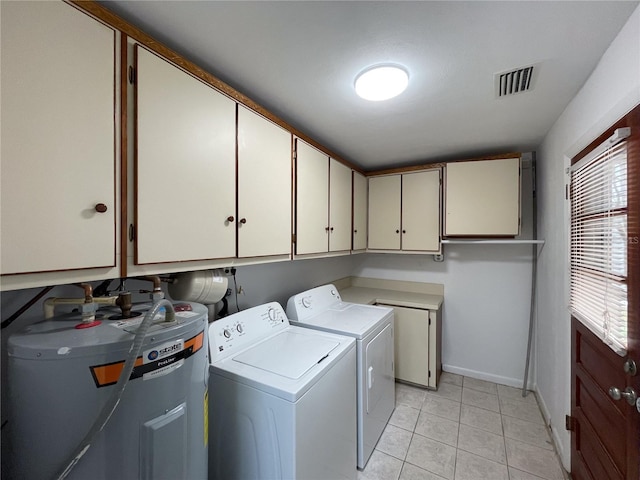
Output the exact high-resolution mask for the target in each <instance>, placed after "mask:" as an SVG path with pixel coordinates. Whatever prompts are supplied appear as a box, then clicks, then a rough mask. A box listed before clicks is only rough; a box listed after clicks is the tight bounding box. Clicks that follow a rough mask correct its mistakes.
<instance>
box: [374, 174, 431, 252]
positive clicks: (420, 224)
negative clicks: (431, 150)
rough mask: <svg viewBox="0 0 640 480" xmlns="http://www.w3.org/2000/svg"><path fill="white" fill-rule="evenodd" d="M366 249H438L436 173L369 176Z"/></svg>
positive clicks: (429, 250)
mask: <svg viewBox="0 0 640 480" xmlns="http://www.w3.org/2000/svg"><path fill="white" fill-rule="evenodd" d="M368 248H369V249H370V250H402V251H421V252H423V251H425V252H437V251H439V250H440V170H439V169H433V170H425V171H422V172H415V173H405V174H396V175H384V176H379V177H369V239H368Z"/></svg>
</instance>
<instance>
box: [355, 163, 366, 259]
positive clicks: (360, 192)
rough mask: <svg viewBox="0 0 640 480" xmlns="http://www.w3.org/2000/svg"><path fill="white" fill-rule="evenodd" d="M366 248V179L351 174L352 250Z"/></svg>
mask: <svg viewBox="0 0 640 480" xmlns="http://www.w3.org/2000/svg"><path fill="white" fill-rule="evenodd" d="M365 248H367V177H365V176H364V175H362V174H361V173H358V172H353V249H354V250H364V249H365Z"/></svg>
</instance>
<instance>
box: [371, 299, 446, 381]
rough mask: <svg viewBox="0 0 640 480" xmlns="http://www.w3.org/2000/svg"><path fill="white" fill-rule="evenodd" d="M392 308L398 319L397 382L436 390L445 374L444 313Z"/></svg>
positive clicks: (395, 349)
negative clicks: (441, 376) (442, 374)
mask: <svg viewBox="0 0 640 480" xmlns="http://www.w3.org/2000/svg"><path fill="white" fill-rule="evenodd" d="M378 305H383V306H387V307H392V308H393V310H394V315H395V343H394V356H395V375H396V379H397V380H401V381H404V382H409V383H412V384H416V385H421V386H424V387H429V388H433V389H436V388H438V382H439V379H440V374H441V373H442V360H441V351H442V309H441V308H440V309H438V310H423V309H419V308H409V307H403V306H398V305H389V304H382V303H379V304H378Z"/></svg>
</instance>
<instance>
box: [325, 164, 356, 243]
mask: <svg viewBox="0 0 640 480" xmlns="http://www.w3.org/2000/svg"><path fill="white" fill-rule="evenodd" d="M351 201H352V193H351V169H350V168H349V167H347V166H345V165H343V164H342V163H340V162H338V161H337V160H335V159H333V158H332V159H331V161H330V163H329V251H330V252H338V251H342V250H350V249H351Z"/></svg>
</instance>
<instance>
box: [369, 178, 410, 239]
mask: <svg viewBox="0 0 640 480" xmlns="http://www.w3.org/2000/svg"><path fill="white" fill-rule="evenodd" d="M401 193H402V175H386V176H380V177H369V241H368V247H369V249H372V250H400V208H401V203H400V196H401Z"/></svg>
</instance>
